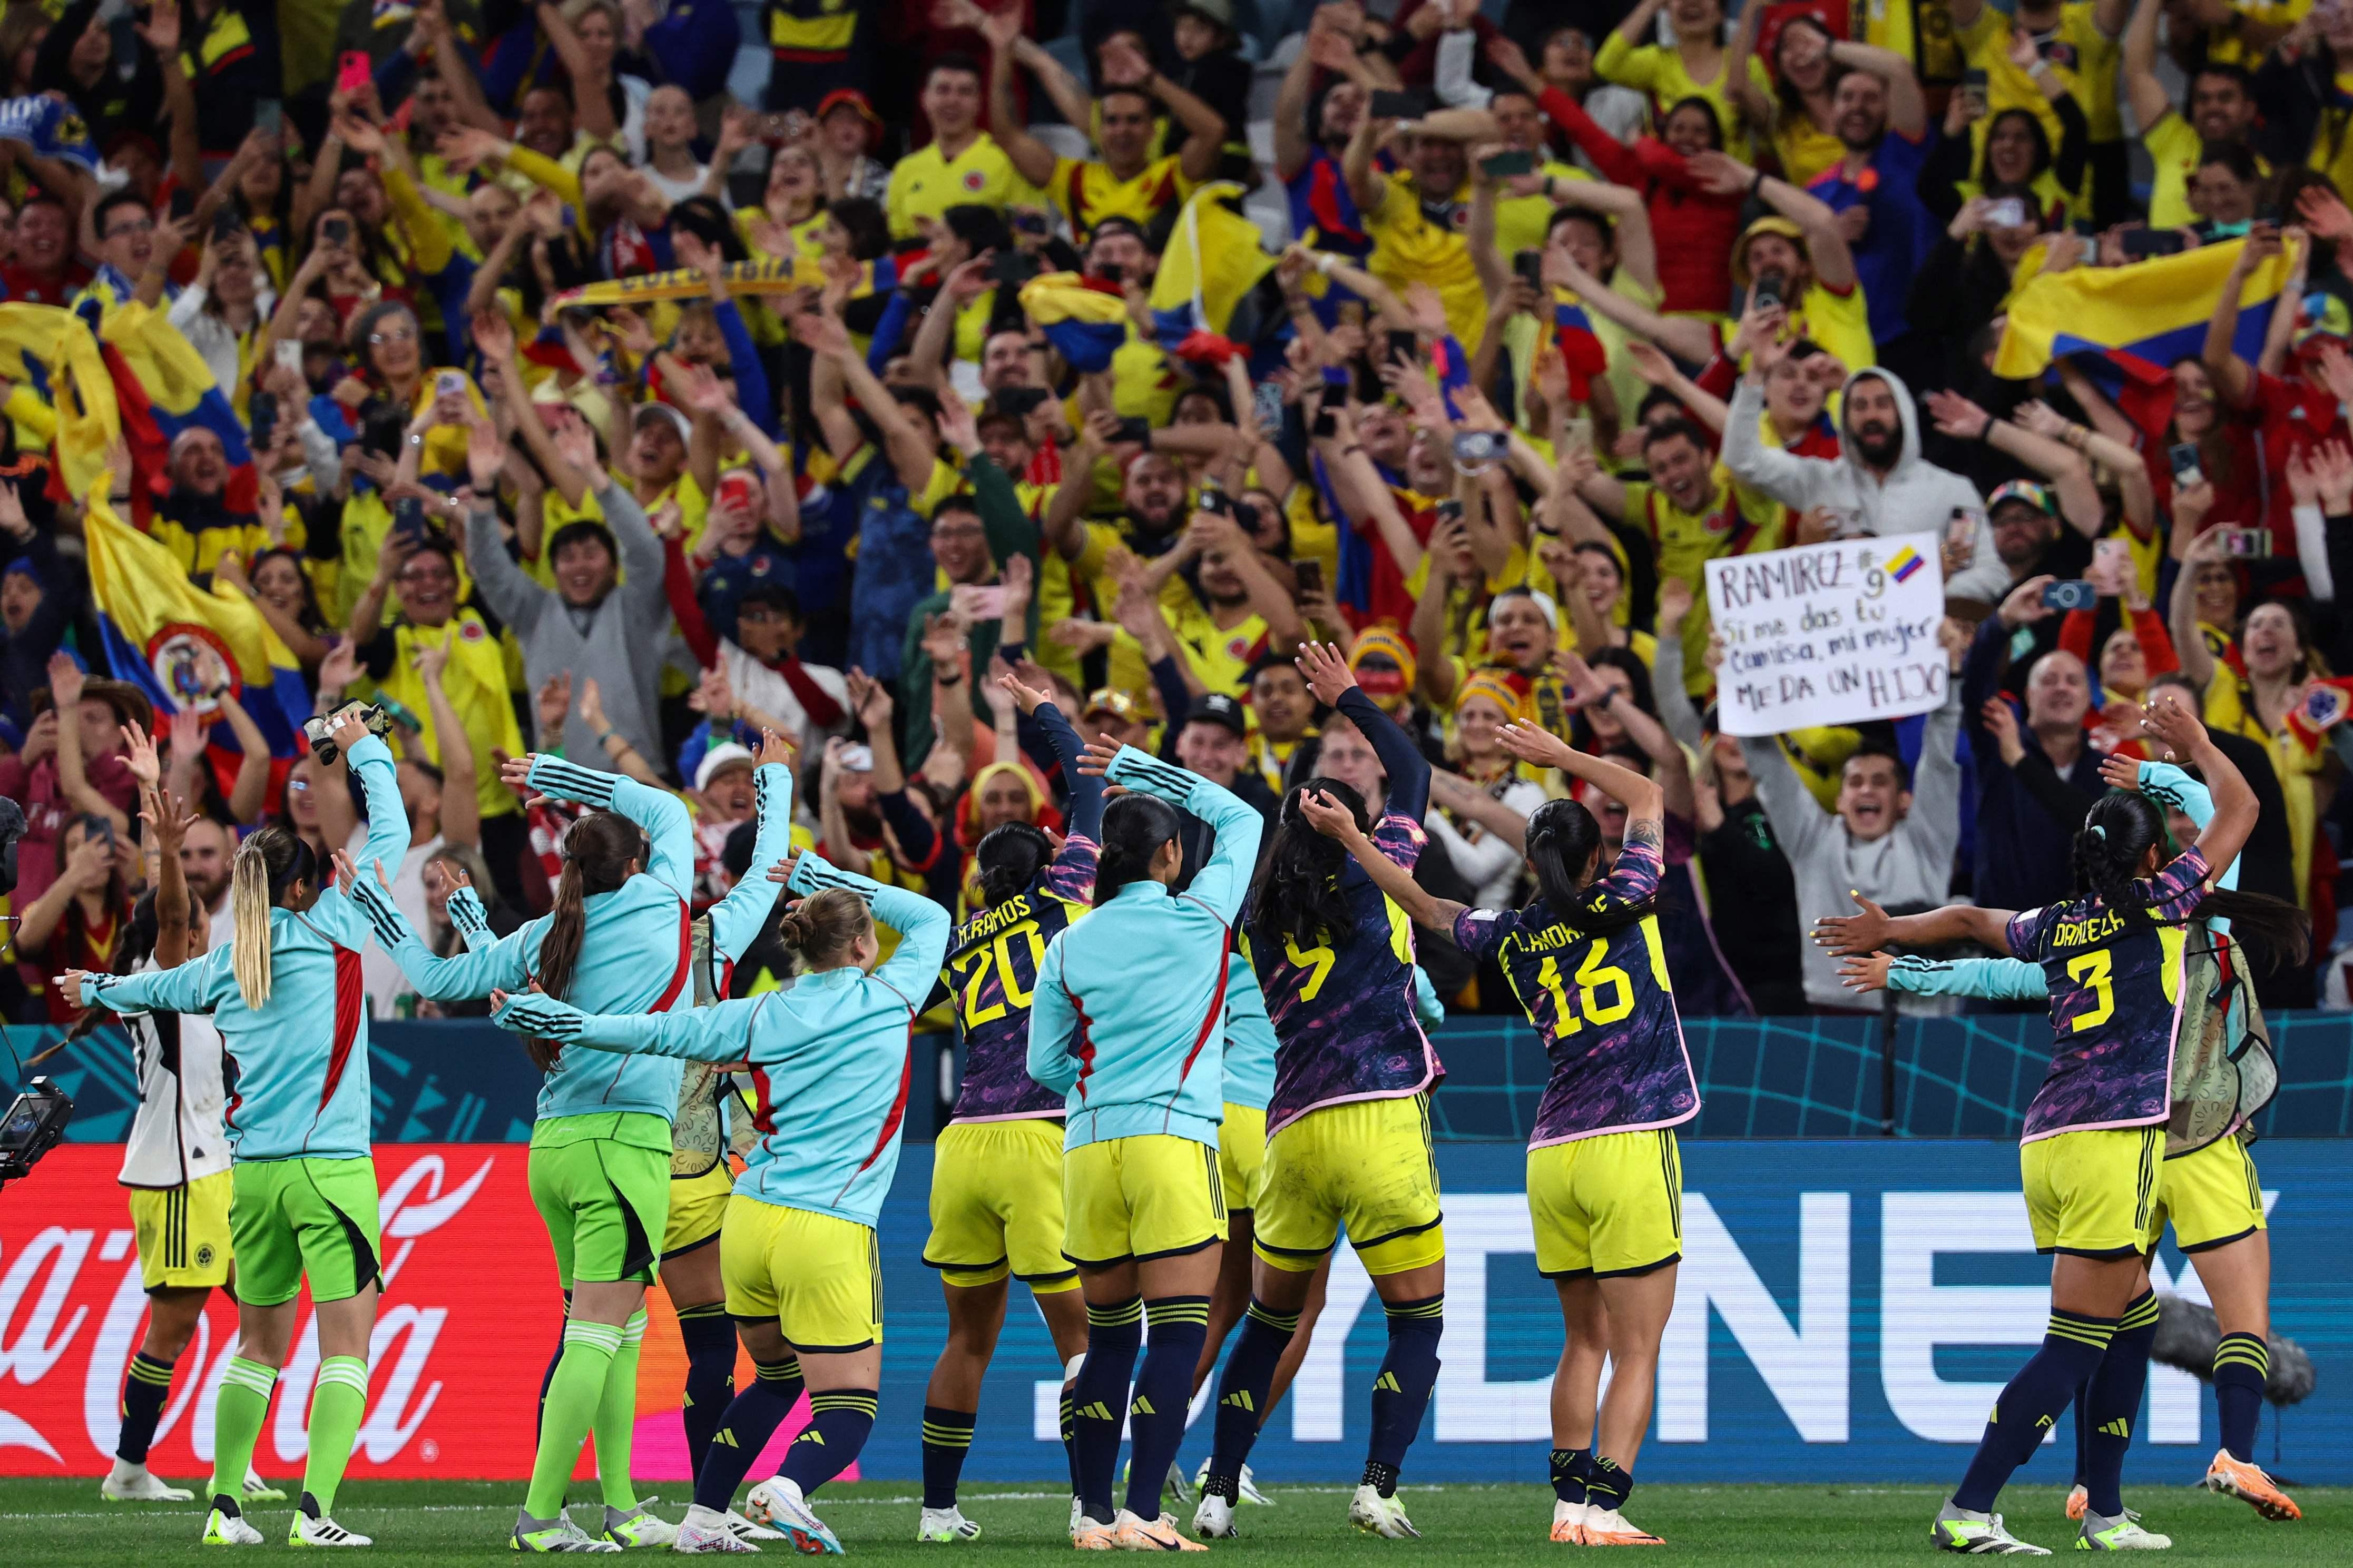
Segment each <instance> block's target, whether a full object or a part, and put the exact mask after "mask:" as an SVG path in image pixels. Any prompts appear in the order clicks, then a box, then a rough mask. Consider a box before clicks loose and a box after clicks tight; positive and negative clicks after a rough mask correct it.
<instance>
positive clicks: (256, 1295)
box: [61, 703, 408, 1546]
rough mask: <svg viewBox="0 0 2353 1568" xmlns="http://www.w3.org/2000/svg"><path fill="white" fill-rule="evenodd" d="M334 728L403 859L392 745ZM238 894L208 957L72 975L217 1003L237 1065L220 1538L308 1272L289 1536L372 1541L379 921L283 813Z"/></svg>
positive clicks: (240, 863)
mask: <svg viewBox="0 0 2353 1568" xmlns="http://www.w3.org/2000/svg"><path fill="white" fill-rule="evenodd" d="M333 737H334V741H335V743H336V744H337V745H339V746H341V747H342V748H343V755H344V756H345V757H347V758H348V759H350V762H351V768H352V772H353V773H355V774H356V775H358V778H359V781H360V785H361V788H362V789H363V791H364V793H365V795H366V796H367V822H368V831H367V841H366V845H365V847H364V851H363V853H364V854H366V855H368V856H370V857H373V858H385V859H390V860H393V861H395V862H397V861H398V860H399V858H400V857H401V856H402V855H403V854H405V853H406V851H407V848H408V816H407V814H406V812H404V811H403V810H402V809H401V805H400V784H399V779H398V777H397V775H396V770H395V769H394V766H393V761H392V753H391V752H389V751H387V750H385V744H384V742H381V741H379V740H377V739H376V738H375V736H373V735H371V734H369V733H368V731H367V728H366V726H365V725H364V723H363V722H362V721H361V709H360V706H359V705H358V704H356V703H355V704H353V705H352V706H350V707H347V708H345V709H343V710H342V711H341V712H340V713H339V714H338V715H336V720H335V725H334V730H333ZM229 909H230V914H231V920H232V921H233V922H234V935H233V936H232V937H231V939H230V941H229V942H228V943H227V945H225V946H221V947H216V948H214V949H213V950H212V951H210V952H206V954H205V955H204V956H203V957H202V958H199V959H195V960H194V961H192V962H190V963H183V964H181V965H180V966H179V967H178V968H176V969H170V970H164V971H159V972H157V973H152V974H129V975H117V974H90V973H83V972H80V971H72V972H69V973H67V974H65V975H64V976H62V977H61V983H62V984H64V985H65V987H66V990H67V999H68V1000H69V1001H70V1002H71V1003H73V1004H74V1005H76V1006H78V1007H86V1006H103V1007H107V1008H111V1009H112V1010H113V1011H114V1012H117V1013H208V1014H210V1015H212V1017H213V1022H214V1026H216V1028H218V1029H219V1030H220V1035H221V1044H222V1048H223V1050H225V1051H226V1052H227V1056H228V1058H229V1060H230V1061H231V1062H233V1063H234V1064H236V1067H237V1100H236V1102H235V1104H234V1105H233V1106H232V1107H231V1108H230V1110H229V1111H228V1113H227V1118H226V1123H225V1124H226V1125H227V1129H228V1134H229V1143H230V1154H229V1158H230V1161H231V1165H230V1175H229V1182H230V1191H231V1195H230V1198H229V1209H228V1226H229V1237H230V1245H231V1247H232V1249H233V1250H234V1252H235V1254H236V1258H237V1302H238V1305H237V1339H238V1344H237V1354H236V1355H235V1356H233V1357H231V1358H230V1360H229V1363H228V1370H227V1373H226V1374H225V1375H224V1377H223V1381H222V1383H221V1388H220V1394H219V1398H218V1401H217V1403H216V1405H214V1407H213V1478H212V1510H211V1512H210V1514H209V1515H208V1516H207V1517H206V1521H205V1534H204V1539H205V1541H206V1543H207V1544H209V1545H222V1546H258V1545H259V1544H260V1543H261V1531H259V1530H256V1529H255V1528H254V1527H253V1525H252V1523H251V1522H250V1521H248V1520H247V1519H246V1517H245V1514H244V1510H242V1509H241V1508H240V1507H239V1505H238V1498H237V1493H238V1490H239V1489H240V1487H241V1486H242V1484H243V1482H244V1480H245V1478H246V1475H247V1474H248V1469H249V1468H250V1466H251V1464H252V1460H253V1446H254V1443H255V1441H256V1439H258V1438H259V1436H261V1425H262V1422H263V1421H264V1420H265V1419H267V1418H268V1416H269V1395H270V1392H271V1390H272V1389H273V1388H274V1387H276V1385H277V1382H278V1369H279V1368H280V1366H282V1365H284V1364H285V1362H286V1357H287V1354H288V1352H289V1351H290V1349H291V1348H292V1344H293V1338H294V1330H295V1328H296V1326H297V1323H298V1321H299V1320H300V1313H299V1309H298V1306H297V1303H296V1300H295V1298H296V1297H297V1296H298V1295H300V1294H301V1289H302V1284H303V1281H304V1279H306V1278H307V1279H309V1281H310V1285H311V1302H312V1304H313V1306H314V1307H315V1308H316V1316H317V1320H318V1326H319V1355H320V1362H319V1371H318V1374H317V1382H316V1384H315V1385H314V1388H313V1392H312V1394H311V1419H310V1426H309V1430H310V1435H311V1436H310V1450H311V1451H310V1458H308V1460H307V1461H306V1462H305V1465H304V1468H303V1472H302V1500H301V1507H300V1508H299V1509H298V1510H296V1512H295V1515H294V1522H293V1525H292V1528H291V1529H290V1531H289V1533H288V1536H287V1543H288V1544H289V1545H292V1546H365V1545H367V1544H368V1538H367V1537H365V1536H363V1535H355V1534H353V1533H352V1532H351V1531H347V1530H345V1529H344V1528H343V1526H341V1525H339V1524H337V1523H336V1522H335V1521H334V1519H333V1517H332V1516H333V1511H334V1506H335V1489H336V1487H337V1486H338V1485H339V1484H340V1483H341V1482H342V1480H343V1468H344V1467H345V1466H346V1465H348V1464H349V1463H350V1462H351V1457H352V1443H353V1438H354V1437H355V1436H357V1435H358V1432H359V1429H360V1419H361V1417H362V1416H363V1415H364V1414H365V1413H366V1409H367V1353H368V1336H369V1334H370V1333H371V1332H372V1331H374V1329H375V1302H376V1291H377V1283H378V1281H377V1278H376V1264H377V1259H378V1253H377V1228H376V1200H377V1192H376V1184H375V1161H374V1160H373V1159H372V1158H371V1157H370V1154H369V1149H368V1081H369V1080H368V1058H367V1046H368V1033H367V1008H366V1006H365V1005H364V998H363V997H362V996H361V994H360V963H359V949H360V948H361V947H362V946H363V945H364V944H365V942H367V938H368V924H367V920H366V917H365V916H364V914H363V913H362V912H361V911H360V910H358V909H357V908H355V907H354V906H353V904H352V902H351V901H350V900H348V899H346V898H344V897H343V895H342V894H340V893H338V892H336V891H335V890H334V889H332V888H328V887H325V886H324V885H323V880H322V878H321V876H320V868H319V864H318V861H317V860H316V858H314V857H313V856H312V855H311V851H310V849H309V847H306V846H305V845H304V844H303V843H302V841H301V839H300V838H297V837H295V836H294V835H293V834H292V833H291V832H290V831H289V830H287V829H286V828H283V827H265V828H263V829H262V830H261V831H260V832H259V833H257V834H255V835H253V837H250V838H248V839H247V840H246V841H245V843H244V844H243V845H242V846H241V847H239V848H238V849H237V859H236V861H235V863H234V866H233V868H232V869H231V872H230V878H229Z"/></svg>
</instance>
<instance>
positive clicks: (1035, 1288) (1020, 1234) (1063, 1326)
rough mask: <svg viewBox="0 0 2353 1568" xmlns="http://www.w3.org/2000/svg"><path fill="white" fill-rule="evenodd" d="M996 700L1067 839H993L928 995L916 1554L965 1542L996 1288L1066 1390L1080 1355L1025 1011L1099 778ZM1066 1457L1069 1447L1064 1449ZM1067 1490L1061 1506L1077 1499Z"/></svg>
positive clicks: (1089, 852)
mask: <svg viewBox="0 0 2353 1568" xmlns="http://www.w3.org/2000/svg"><path fill="white" fill-rule="evenodd" d="M997 686H998V687H999V689H1001V690H1002V692H1003V694H1004V699H1003V700H1010V701H1012V702H1013V703H1015V704H1016V705H1017V706H1018V707H1019V708H1020V710H1021V711H1022V712H1024V713H1027V714H1029V715H1030V716H1031V717H1033V718H1034V719H1036V720H1037V721H1038V723H1039V726H1040V727H1041V728H1043V729H1044V730H1045V731H1046V738H1047V739H1048V740H1049V741H1050V742H1051V743H1052V744H1053V748H1054V754H1055V755H1056V756H1057V757H1058V758H1060V761H1061V764H1062V774H1063V776H1064V777H1065V778H1066V779H1068V780H1069V781H1070V786H1071V816H1070V824H1071V833H1070V837H1068V838H1066V839H1064V840H1063V841H1062V843H1061V845H1060V847H1059V848H1058V847H1056V846H1055V845H1054V844H1053V843H1052V842H1051V841H1050V839H1049V838H1048V837H1046V835H1045V834H1044V833H1043V832H1041V831H1039V829H1038V828H1036V827H1034V826H1030V825H1029V823H1026V822H1008V823H1006V824H1005V825H1003V826H999V827H995V828H991V829H990V830H989V832H988V834H987V837H983V838H982V839H981V841H980V845H979V847H978V848H977V850H976V853H975V860H976V870H977V872H978V885H979V889H980V905H981V907H980V908H979V909H978V910H976V912H975V913H974V915H973V917H972V918H971V919H970V920H968V921H965V922H964V923H963V924H962V925H960V926H958V927H957V928H956V932H955V939H954V940H953V941H951V942H949V943H948V961H947V967H946V968H944V969H943V970H942V971H941V972H940V984H942V985H944V986H945V987H946V989H947V994H948V997H949V999H950V1000H951V1001H952V1002H953V1003H954V1004H955V1017H956V1027H957V1029H958V1030H959V1031H961V1032H962V1034H963V1036H964V1051H965V1061H964V1082H963V1085H962V1086H961V1087H960V1088H959V1089H958V1090H957V1093H956V1103H955V1111H954V1112H953V1113H952V1114H951V1115H950V1117H949V1120H948V1124H947V1126H945V1127H944V1128H942V1129H941V1130H940V1137H939V1144H938V1147H937V1149H936V1150H935V1151H934V1154H933V1157H932V1235H931V1239H930V1240H929V1241H927V1242H925V1243H924V1245H923V1261H924V1263H926V1264H927V1265H929V1266H930V1267H932V1268H936V1269H938V1270H939V1271H940V1289H941V1292H942V1293H943V1294H944V1296H945V1297H946V1298H947V1309H948V1335H947V1342H946V1343H944V1344H943V1345H942V1346H941V1347H940V1359H939V1361H938V1363H936V1364H934V1366H933V1368H932V1381H931V1384H930V1385H929V1386H928V1387H927V1388H926V1389H925V1390H924V1393H923V1516H922V1519H921V1521H919V1522H918V1524H917V1526H916V1530H915V1539H916V1540H918V1541H969V1540H971V1539H973V1538H974V1537H975V1536H976V1535H978V1534H979V1533H980V1527H979V1526H978V1525H976V1524H975V1523H973V1522H972V1521H969V1520H967V1519H965V1517H964V1515H963V1513H962V1512H960V1511H959V1510H957V1508H956V1500H955V1497H956V1478H957V1476H958V1474H959V1473H960V1472H961V1471H962V1470H963V1468H964V1460H965V1455H966V1454H967V1453H969V1452H970V1451H971V1448H972V1431H973V1422H974V1417H975V1415H976V1412H977V1411H978V1410H979V1408H980V1384H981V1380H982V1378H984V1377H985V1376H987V1372H988V1363H989V1358H990V1357H991V1356H992V1355H994V1354H995V1353H996V1350H997V1334H998V1333H999V1332H1000V1331H1002V1330H1003V1329H1004V1327H1005V1298H1006V1293H1007V1290H1008V1286H1007V1284H1006V1279H1007V1277H1008V1275H1018V1277H1019V1278H1020V1279H1021V1280H1022V1281H1023V1282H1024V1283H1025V1284H1027V1285H1028V1286H1029V1292H1030V1297H1031V1299H1032V1300H1035V1301H1036V1302H1037V1303H1038V1310H1039V1314H1040V1315H1041V1316H1042V1317H1044V1319H1045V1320H1046V1331H1047V1332H1048V1333H1050V1334H1051V1335H1052V1336H1053V1340H1054V1353H1055V1355H1056V1356H1057V1357H1059V1358H1060V1361H1061V1362H1062V1364H1063V1366H1064V1368H1065V1373H1064V1382H1065V1386H1064V1388H1063V1390H1062V1404H1063V1409H1064V1412H1065V1414H1064V1416H1063V1426H1064V1428H1065V1429H1066V1431H1067V1429H1068V1427H1069V1425H1070V1418H1069V1415H1068V1411H1069V1408H1070V1395H1071V1391H1070V1388H1069V1386H1068V1384H1069V1381H1070V1379H1071V1378H1073V1377H1075V1376H1076V1375H1077V1371H1078V1364H1079V1358H1080V1357H1081V1356H1082V1355H1083V1354H1084V1353H1085V1352H1086V1348H1087V1317H1086V1310H1085V1306H1084V1303H1083V1302H1082V1300H1080V1298H1079V1294H1078V1286H1079V1271H1078V1269H1077V1268H1075V1267H1074V1266H1073V1265H1072V1264H1071V1261H1070V1260H1069V1259H1068V1258H1064V1257H1063V1256H1062V1097H1061V1096H1060V1095H1059V1094H1056V1093H1054V1092H1053V1091H1052V1090H1050V1089H1047V1088H1045V1087H1044V1086H1043V1085H1041V1084H1039V1082H1038V1081H1037V1080H1036V1079H1032V1078H1031V1077H1030V1076H1029V1070H1028V1068H1029V1005H1030V998H1031V997H1032V996H1033V995H1034V994H1036V992H1037V989H1038V966H1039V963H1040V962H1041V961H1043V959H1044V958H1045V955H1046V949H1047V948H1048V946H1049V945H1050V944H1051V943H1052V942H1053V941H1054V939H1055V938H1056V937H1058V936H1060V934H1061V933H1062V932H1063V931H1066V930H1068V929H1069V928H1070V926H1071V923H1072V922H1073V921H1077V920H1078V919H1079V917H1080V916H1082V915H1083V914H1085V913H1086V912H1087V907H1088V905H1089V904H1090V903H1091V902H1092V900H1093V897H1094V881H1095V853H1096V836H1097V835H1098V834H1100V833H1101V832H1102V831H1103V780H1101V779H1100V778H1096V777H1093V776H1092V775H1090V774H1087V773H1081V772H1080V771H1079V759H1080V757H1081V756H1082V750H1081V747H1080V744H1079V734H1078V731H1075V730H1073V729H1071V725H1070V721H1068V720H1066V719H1064V718H1063V717H1062V713H1061V710H1060V709H1058V708H1056V707H1055V706H1054V704H1053V701H1052V700H1051V699H1050V697H1049V695H1048V694H1047V693H1046V692H1044V691H1042V690H1038V689H1033V688H1030V687H1027V686H1024V685H1022V684H1021V683H1020V681H1018V680H1017V679H1015V678H1014V677H1013V676H1011V675H1001V676H999V677H998V678H997ZM1064 1441H1065V1443H1067V1442H1068V1441H1069V1439H1068V1438H1067V1436H1066V1437H1065V1439H1064ZM1076 1480H1077V1478H1076V1476H1075V1474H1073V1476H1072V1495H1073V1496H1075V1495H1076V1492H1077V1486H1076Z"/></svg>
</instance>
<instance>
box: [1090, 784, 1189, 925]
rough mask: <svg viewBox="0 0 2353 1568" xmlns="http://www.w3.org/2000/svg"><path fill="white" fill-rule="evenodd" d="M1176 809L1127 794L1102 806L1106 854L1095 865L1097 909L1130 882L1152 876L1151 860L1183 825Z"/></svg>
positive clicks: (1153, 798)
mask: <svg viewBox="0 0 2353 1568" xmlns="http://www.w3.org/2000/svg"><path fill="white" fill-rule="evenodd" d="M1182 825H1183V824H1182V820H1181V819H1180V818H1179V817H1178V816H1177V815H1176V807H1175V806H1173V805H1169V804H1168V803H1167V802H1166V801H1165V800H1162V799H1161V798H1160V797H1159V796H1158V795H1121V796H1120V797H1119V798H1118V799H1117V800H1114V801H1113V802H1112V803H1111V804H1110V805H1107V806H1105V807H1103V854H1102V857H1101V858H1099V859H1097V860H1096V862H1095V907H1096V908H1097V909H1101V908H1102V907H1103V905H1105V904H1107V903H1109V902H1110V901H1111V900H1112V897H1113V894H1115V893H1117V892H1118V891H1119V890H1120V889H1122V888H1124V887H1125V886H1127V884H1128V883H1130V882H1139V881H1142V880H1143V879H1145V878H1146V877H1149V876H1150V875H1151V874H1152V858H1153V857H1154V856H1155V855H1157V854H1159V853H1160V847H1161V846H1162V845H1164V844H1166V843H1167V842H1168V841H1169V840H1170V839H1173V838H1175V837H1176V830H1177V829H1178V827H1180V826H1182Z"/></svg>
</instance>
